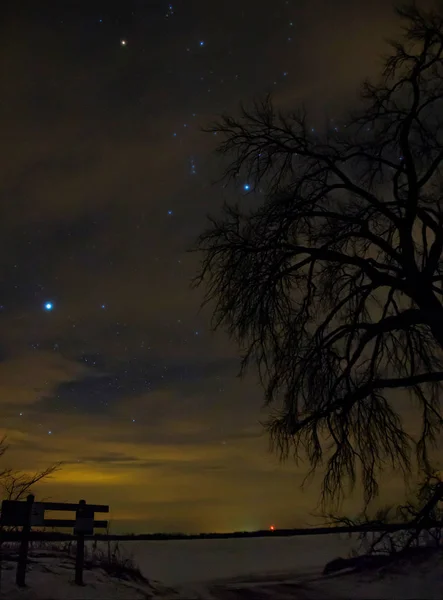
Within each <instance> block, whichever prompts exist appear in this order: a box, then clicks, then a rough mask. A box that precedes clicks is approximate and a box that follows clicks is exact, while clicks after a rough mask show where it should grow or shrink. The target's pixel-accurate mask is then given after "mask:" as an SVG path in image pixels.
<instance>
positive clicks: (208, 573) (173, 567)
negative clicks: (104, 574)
mask: <svg viewBox="0 0 443 600" xmlns="http://www.w3.org/2000/svg"><path fill="white" fill-rule="evenodd" d="M354 545H355V542H353V540H351V539H349V537H348V536H346V535H337V534H328V535H309V536H294V537H275V538H271V537H264V538H243V539H241V538H240V539H239V538H232V539H218V540H171V541H134V542H132V541H124V542H119V546H120V548H121V549H122V550H123V551H124V552H125V553H128V554H132V555H133V557H134V560H135V562H136V563H137V564H138V565H139V567H140V569H141V571H142V573H143V574H144V575H145V576H146V577H148V578H150V579H156V580H159V581H162V582H163V583H165V584H167V585H181V584H184V583H194V582H198V583H200V582H206V581H212V580H214V579H230V578H235V577H244V576H249V575H251V576H254V575H256V576H258V575H265V574H266V575H267V574H281V573H287V572H291V573H298V572H300V573H303V574H306V573H309V572H311V571H312V572H317V571H319V570H322V569H323V567H324V566H325V564H326V563H327V562H328V561H330V560H332V559H334V558H337V557H338V556H343V557H345V556H347V555H348V553H349V552H350V550H351V549H352V547H353V546H354Z"/></svg>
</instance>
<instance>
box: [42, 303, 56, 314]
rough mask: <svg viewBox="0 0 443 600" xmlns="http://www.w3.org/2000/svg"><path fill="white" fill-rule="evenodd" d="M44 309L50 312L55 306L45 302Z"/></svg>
mask: <svg viewBox="0 0 443 600" xmlns="http://www.w3.org/2000/svg"><path fill="white" fill-rule="evenodd" d="M44 308H45V310H47V311H48V312H49V311H51V310H52V309H53V308H54V305H53V304H52V302H45V305H44Z"/></svg>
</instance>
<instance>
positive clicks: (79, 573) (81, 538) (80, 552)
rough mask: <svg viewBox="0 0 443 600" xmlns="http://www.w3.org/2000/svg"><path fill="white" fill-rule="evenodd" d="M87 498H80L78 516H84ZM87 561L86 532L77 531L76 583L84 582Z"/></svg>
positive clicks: (81, 583)
mask: <svg viewBox="0 0 443 600" xmlns="http://www.w3.org/2000/svg"><path fill="white" fill-rule="evenodd" d="M85 504H86V501H85V500H80V502H79V503H78V509H77V515H76V517H77V518H82V514H83V512H84V508H83V507H84V505H85ZM84 562H85V534H84V533H83V532H82V531H77V552H76V555H75V583H76V584H77V585H84V584H83V564H84Z"/></svg>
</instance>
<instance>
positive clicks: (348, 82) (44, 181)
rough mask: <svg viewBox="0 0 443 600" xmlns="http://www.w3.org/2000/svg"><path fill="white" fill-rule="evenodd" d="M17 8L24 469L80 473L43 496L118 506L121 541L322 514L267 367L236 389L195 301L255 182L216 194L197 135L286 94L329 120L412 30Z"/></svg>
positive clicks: (66, 475)
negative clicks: (224, 224)
mask: <svg viewBox="0 0 443 600" xmlns="http://www.w3.org/2000/svg"><path fill="white" fill-rule="evenodd" d="M4 4H6V6H4ZM8 6H10V7H11V8H8ZM1 10H2V11H3V13H2V15H1V18H0V33H1V47H0V56H1V60H0V70H1V71H0V74H1V94H0V132H1V135H0V154H1V160H0V182H1V185H0V202H1V209H2V210H1V222H0V227H1V236H0V248H1V252H0V257H1V258H0V261H1V276H0V327H1V334H2V335H1V338H0V339H1V345H0V358H1V361H0V403H1V414H2V429H3V430H4V431H5V432H6V433H7V435H8V438H9V441H10V444H11V449H10V451H9V455H8V456H9V457H8V460H7V461H6V462H8V464H11V465H13V466H15V467H17V468H21V469H24V470H35V469H39V468H43V467H45V466H46V465H47V464H48V463H51V462H54V461H58V460H62V461H64V462H65V466H64V468H63V470H62V471H61V472H60V473H59V474H57V475H56V476H55V477H54V478H53V479H52V480H51V481H49V482H48V483H47V484H45V485H42V486H41V487H40V495H41V496H43V497H45V498H51V499H53V500H60V501H71V502H72V501H77V500H78V499H80V498H85V499H86V500H87V501H89V502H95V503H106V504H110V506H111V520H112V528H113V530H114V531H136V532H139V531H180V530H182V531H202V530H204V531H214V530H217V531H226V530H235V529H258V528H262V527H268V526H269V525H270V524H271V523H275V524H276V525H277V526H296V525H300V524H304V523H306V522H312V518H311V517H310V516H309V513H310V512H312V511H313V510H314V508H315V499H316V497H317V492H318V485H317V483H316V481H314V483H313V485H312V486H311V487H310V488H309V489H308V490H307V491H306V492H304V493H302V492H301V491H300V490H299V485H300V483H301V480H302V478H303V475H304V472H305V469H304V468H303V466H300V467H298V468H296V467H294V466H293V465H292V464H288V465H280V464H279V462H278V460H277V458H276V457H275V456H273V455H270V454H269V453H268V442H267V439H266V437H265V435H264V434H263V433H262V430H261V427H260V425H259V419H260V418H263V417H264V414H265V413H263V412H262V411H261V406H262V402H263V395H262V391H261V389H260V387H259V386H258V385H257V382H256V381H255V379H254V374H253V372H251V374H250V375H249V376H247V377H246V378H245V379H244V380H239V379H238V378H236V374H237V373H238V370H239V366H240V362H239V351H238V349H237V348H236V347H235V345H234V344H233V343H232V342H230V341H229V340H228V338H227V336H226V335H225V334H224V333H223V332H217V333H216V334H213V333H211V331H210V311H209V310H207V311H203V312H201V311H199V305H200V302H201V299H202V292H203V290H197V291H196V290H191V289H190V280H191V278H192V277H193V276H194V275H195V273H196V270H197V267H198V256H196V255H194V254H189V253H187V249H188V248H189V247H190V246H191V245H192V244H193V242H194V239H195V237H196V236H197V235H198V233H200V232H201V230H202V229H203V228H204V227H205V225H206V222H205V219H206V215H207V214H208V213H212V214H217V211H218V210H219V208H220V206H221V203H222V201H223V200H224V199H225V200H231V201H232V200H236V199H239V198H241V196H242V195H245V194H246V193H247V188H246V187H245V186H248V185H249V183H248V182H247V181H244V180H243V179H240V180H239V182H238V186H237V188H235V187H226V188H223V187H222V185H220V184H214V181H215V180H216V179H217V178H218V177H219V176H220V175H221V171H222V166H223V164H222V162H221V159H220V158H219V157H217V156H216V155H215V154H214V149H215V147H216V144H217V141H218V140H217V138H216V137H215V136H213V135H212V134H207V133H202V131H201V128H202V127H203V126H206V125H208V124H210V122H211V121H213V120H214V119H215V118H216V117H217V115H219V114H220V113H221V112H225V111H226V112H231V113H235V112H236V110H237V109H238V105H239V103H240V101H244V102H246V103H248V102H249V101H251V100H253V99H254V98H258V97H260V96H262V95H264V94H265V93H266V92H269V91H272V92H273V94H274V99H275V102H276V103H277V104H278V105H279V106H282V107H290V106H296V105H297V103H299V102H300V101H304V102H305V103H306V106H307V107H308V110H309V111H310V113H311V114H312V126H316V124H317V123H323V122H324V120H325V116H324V115H325V114H326V113H327V115H328V117H329V118H339V117H340V115H341V114H342V113H343V111H344V110H345V109H346V108H347V107H350V106H353V105H355V99H356V90H357V88H358V85H359V83H360V81H361V80H362V79H363V78H364V77H365V76H366V75H369V76H373V75H375V74H376V73H377V70H378V65H379V62H378V61H379V56H380V54H381V53H382V52H383V51H384V50H385V49H386V48H385V47H384V46H383V38H384V37H387V36H392V35H395V34H396V31H397V30H396V27H397V24H396V22H395V20H394V17H393V14H392V12H391V5H390V2H388V1H387V0H372V2H366V1H363V0H334V1H333V2H332V1H331V0H275V1H273V2H268V1H262V0H260V1H259V0H223V1H222V2H209V1H208V0H206V1H202V0H193V1H192V2H189V1H187V2H184V1H183V0H176V2H173V3H172V4H169V3H168V2H164V1H157V0H155V1H154V0H133V1H132V2H131V1H130V0H121V2H116V1H112V0H102V1H94V0H91V1H86V0H84V1H83V0H77V1H74V0H60V1H57V2H55V1H54V2H50V1H49V0H45V2H29V3H27V2H25V1H22V0H20V1H18V2H17V1H16V0H14V1H13V2H12V1H11V2H5V3H3V2H2V9H1ZM249 191H250V192H251V190H249ZM252 194H253V191H252ZM249 200H252V201H255V199H254V198H253V197H252V198H251V197H249V198H248V201H249ZM257 201H261V199H260V198H258V199H257ZM5 460H6V459H5ZM386 489H388V491H389V493H391V492H392V490H394V489H396V484H395V482H392V481H391V484H390V487H389V488H386Z"/></svg>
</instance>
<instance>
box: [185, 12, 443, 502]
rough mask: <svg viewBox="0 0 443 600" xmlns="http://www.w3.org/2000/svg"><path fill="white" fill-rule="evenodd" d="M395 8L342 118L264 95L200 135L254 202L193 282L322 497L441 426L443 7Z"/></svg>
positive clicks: (282, 450)
mask: <svg viewBox="0 0 443 600" xmlns="http://www.w3.org/2000/svg"><path fill="white" fill-rule="evenodd" d="M396 10H397V13H398V15H399V17H400V18H402V19H403V20H404V23H405V27H404V38H403V39H402V41H401V42H396V41H395V42H390V47H391V54H390V55H389V56H388V57H387V58H386V59H385V65H384V70H383V72H382V76H381V78H380V82H379V83H377V84H376V85H375V84H372V83H370V82H365V83H364V85H363V89H362V105H361V107H360V109H359V111H358V112H357V113H355V114H351V115H350V116H349V117H348V118H347V120H346V121H345V122H343V124H342V125H341V126H340V127H338V126H337V124H336V126H335V127H331V128H328V129H327V130H326V131H323V132H320V133H316V132H315V131H313V130H311V127H310V125H309V121H308V118H307V115H306V112H305V110H304V109H301V110H298V111H295V112H293V113H290V114H289V113H283V112H278V111H277V110H276V109H275V107H274V105H273V102H272V100H271V98H266V99H265V100H264V101H262V102H256V103H255V104H254V105H253V107H252V108H251V109H247V108H244V107H242V110H241V115H240V116H239V117H238V118H237V117H232V116H224V117H222V118H221V120H220V121H219V122H217V123H215V124H214V125H213V126H212V127H211V128H210V129H209V131H212V132H217V133H219V134H222V135H223V141H222V142H221V145H220V146H219V151H220V152H221V153H222V154H223V155H227V156H228V158H229V166H228V168H227V170H226V174H225V176H226V177H227V178H228V179H230V178H233V179H234V181H237V182H238V181H239V180H238V179H237V176H239V175H240V174H242V175H244V177H245V178H247V179H245V178H243V180H242V181H247V182H248V183H249V184H250V187H251V189H252V188H254V190H255V192H256V195H255V198H254V201H255V208H253V209H249V210H245V209H243V208H242V207H241V206H240V205H238V204H237V205H226V206H225V207H224V211H223V215H222V216H221V217H220V218H211V219H210V226H209V228H208V230H207V231H205V232H204V233H203V234H202V235H201V236H200V237H199V238H198V241H197V243H196V248H195V249H196V250H198V251H200V252H201V253H202V264H201V269H200V271H199V273H198V276H197V277H196V279H195V285H201V284H204V285H205V290H206V296H205V303H211V304H212V303H213V306H214V308H213V325H214V328H218V327H223V328H225V329H226V330H227V331H228V332H229V334H230V335H231V336H232V337H233V338H234V339H235V340H236V341H237V342H238V344H239V345H240V346H241V348H242V350H243V352H244V360H243V363H242V371H244V369H245V368H246V367H247V365H248V364H249V363H250V362H254V363H255V365H256V366H257V368H258V373H259V375H260V378H261V381H262V384H263V386H264V388H265V397H266V402H267V403H268V404H269V405H271V404H272V406H271V407H270V418H269V421H268V422H267V423H266V426H267V428H268V430H269V433H270V439H271V443H272V446H273V448H274V449H275V450H276V451H277V452H278V453H279V454H280V456H281V457H282V458H286V457H288V456H289V455H290V454H291V453H292V451H293V452H294V456H295V458H300V457H302V456H307V458H308V460H309V463H310V467H311V468H310V473H313V472H314V471H315V470H316V469H317V468H318V467H320V466H321V465H324V466H325V471H324V480H323V494H322V498H323V500H331V499H338V498H340V497H341V495H342V494H343V493H344V483H345V482H348V483H349V484H350V486H351V487H352V486H353V485H354V483H355V481H356V479H357V478H359V477H360V476H361V478H362V482H363V487H364V491H365V500H366V502H369V501H370V500H371V499H372V498H373V497H374V496H375V495H376V494H377V492H378V481H379V476H380V472H381V470H382V469H383V468H384V467H385V466H387V465H390V466H391V467H393V468H395V469H400V470H401V471H402V472H403V473H404V474H407V473H408V472H409V471H410V468H411V464H412V463H411V461H412V457H413V455H415V456H416V458H417V460H418V464H419V465H420V466H421V467H423V468H427V469H429V468H430V465H429V450H430V447H431V446H432V444H433V443H435V441H436V439H437V436H438V434H439V432H440V430H441V426H442V415H441V412H440V403H439V397H438V395H439V392H440V388H441V383H442V381H443V364H442V357H443V355H442V348H443V305H442V295H443V285H442V279H443V263H442V249H443V227H442V224H443V209H442V199H443V198H442V193H443V180H442V172H441V166H442V161H443V143H442V142H443V12H442V11H440V12H438V11H433V12H425V11H422V10H420V9H418V8H417V7H416V6H415V5H408V6H406V7H401V8H397V9H396ZM260 190H262V191H263V193H264V195H265V196H264V198H263V200H262V199H260ZM396 390H401V391H402V395H401V396H400V400H401V401H400V403H397V402H396V400H395V398H393V395H392V394H393V392H395V391H396ZM408 394H409V397H410V399H412V400H414V401H416V403H417V402H418V405H419V407H420V423H421V433H420V434H419V435H418V436H415V437H414V436H412V435H411V432H409V431H408V430H407V428H406V426H405V423H404V419H403V416H402V410H403V408H402V407H403V406H405V404H406V400H407V397H408ZM397 399H398V394H397ZM413 449H414V450H415V452H414V454H412V450H413ZM325 462H326V464H324V463H325Z"/></svg>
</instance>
